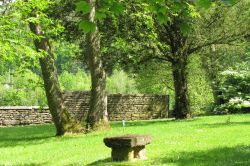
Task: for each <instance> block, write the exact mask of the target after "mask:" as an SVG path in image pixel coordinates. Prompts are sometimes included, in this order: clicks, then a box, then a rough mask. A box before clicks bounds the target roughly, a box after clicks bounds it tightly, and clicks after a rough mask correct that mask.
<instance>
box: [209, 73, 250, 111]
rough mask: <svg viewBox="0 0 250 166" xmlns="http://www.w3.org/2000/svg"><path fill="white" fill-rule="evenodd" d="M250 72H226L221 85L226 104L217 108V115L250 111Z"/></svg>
mask: <svg viewBox="0 0 250 166" xmlns="http://www.w3.org/2000/svg"><path fill="white" fill-rule="evenodd" d="M249 73H250V70H249V69H248V70H244V71H224V72H223V73H222V77H224V79H223V81H222V82H221V84H220V90H221V92H222V95H221V96H220V97H221V98H222V99H223V100H224V101H225V103H224V104H221V105H219V106H216V107H215V108H214V110H213V113H215V114H225V113H238V112H249V111H250V74H249Z"/></svg>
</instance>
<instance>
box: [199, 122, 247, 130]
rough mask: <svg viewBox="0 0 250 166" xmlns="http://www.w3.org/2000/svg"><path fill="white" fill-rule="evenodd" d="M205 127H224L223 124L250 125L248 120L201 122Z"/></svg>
mask: <svg viewBox="0 0 250 166" xmlns="http://www.w3.org/2000/svg"><path fill="white" fill-rule="evenodd" d="M203 125H204V126H205V127H209V128H218V127H225V126H238V125H250V122H248V121H245V122H226V121H225V122H221V123H205V124H203Z"/></svg>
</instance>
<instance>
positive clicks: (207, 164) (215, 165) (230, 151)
mask: <svg viewBox="0 0 250 166" xmlns="http://www.w3.org/2000/svg"><path fill="white" fill-rule="evenodd" d="M151 164H152V165H164V164H165V165H168V164H175V165H178V166H189V165H201V166H222V165H227V166H236V165H237V166H249V165H250V146H245V145H239V146H235V147H222V148H214V149H210V150H205V151H195V152H181V153H178V154H174V153H173V154H172V155H171V154H170V155H169V156H164V157H162V158H157V159H154V160H153V161H152V162H151Z"/></svg>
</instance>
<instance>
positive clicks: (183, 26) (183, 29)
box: [180, 22, 191, 34]
mask: <svg viewBox="0 0 250 166" xmlns="http://www.w3.org/2000/svg"><path fill="white" fill-rule="evenodd" d="M180 28H181V32H182V33H183V34H188V33H189V32H190V30H191V28H190V25H189V24H188V23H186V22H183V23H182V24H181V26H180Z"/></svg>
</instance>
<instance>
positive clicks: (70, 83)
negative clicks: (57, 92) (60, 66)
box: [59, 69, 91, 91]
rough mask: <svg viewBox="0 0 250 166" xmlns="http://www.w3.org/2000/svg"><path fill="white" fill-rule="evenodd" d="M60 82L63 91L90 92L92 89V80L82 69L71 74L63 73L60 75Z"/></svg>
mask: <svg viewBox="0 0 250 166" xmlns="http://www.w3.org/2000/svg"><path fill="white" fill-rule="evenodd" d="M59 82H60V84H61V89H62V90H69V91H74V90H82V91H84V90H85V91H87V90H90V87H91V79H90V76H89V75H88V74H87V73H85V72H84V71H82V70H81V69H78V70H77V72H76V73H75V74H74V73H70V72H68V71H67V70H66V71H63V73H62V74H60V75H59Z"/></svg>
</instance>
